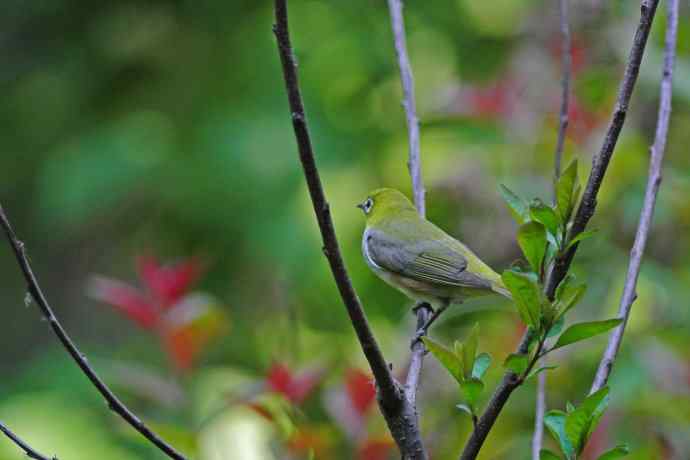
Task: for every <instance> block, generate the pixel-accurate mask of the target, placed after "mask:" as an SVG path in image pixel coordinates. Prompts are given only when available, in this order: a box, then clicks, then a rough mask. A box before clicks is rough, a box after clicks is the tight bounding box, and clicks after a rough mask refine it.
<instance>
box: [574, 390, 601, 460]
mask: <svg viewBox="0 0 690 460" xmlns="http://www.w3.org/2000/svg"><path fill="white" fill-rule="evenodd" d="M608 394H609V388H608V387H604V388H602V389H600V390H599V391H596V392H594V393H592V394H591V395H589V396H587V398H585V400H584V401H582V404H581V405H580V407H578V408H576V409H575V410H574V411H570V412H569V413H568V415H567V417H566V421H565V433H566V435H567V436H568V439H569V440H570V442H571V444H572V445H573V446H574V448H575V450H576V452H577V453H578V454H579V453H580V452H582V449H584V447H585V445H586V444H587V439H589V436H590V435H591V433H592V431H593V430H594V428H595V427H596V424H597V423H598V421H599V418H601V415H602V414H603V413H604V411H605V410H606V407H607V406H608V401H609V399H608Z"/></svg>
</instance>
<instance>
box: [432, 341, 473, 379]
mask: <svg viewBox="0 0 690 460" xmlns="http://www.w3.org/2000/svg"><path fill="white" fill-rule="evenodd" d="M422 341H424V345H426V348H427V349H428V350H429V351H430V352H431V354H432V355H434V357H435V358H436V359H437V360H438V362H440V363H441V365H442V366H443V367H445V368H446V370H447V371H448V372H449V373H450V375H452V376H453V378H455V380H456V381H457V382H458V383H462V381H463V380H464V379H463V376H462V363H461V362H460V359H459V358H458V357H457V356H456V355H455V353H453V352H452V351H450V350H449V349H448V348H446V347H444V346H443V345H441V344H440V343H437V342H435V341H433V340H432V339H430V338H429V337H422Z"/></svg>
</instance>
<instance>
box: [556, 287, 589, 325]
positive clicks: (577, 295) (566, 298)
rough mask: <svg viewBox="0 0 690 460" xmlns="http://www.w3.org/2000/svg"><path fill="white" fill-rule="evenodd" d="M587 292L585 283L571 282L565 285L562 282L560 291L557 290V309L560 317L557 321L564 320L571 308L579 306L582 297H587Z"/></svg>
mask: <svg viewBox="0 0 690 460" xmlns="http://www.w3.org/2000/svg"><path fill="white" fill-rule="evenodd" d="M566 279H567V278H566ZM571 279H572V278H571ZM564 281H565V280H564ZM586 290H587V285H586V284H584V283H582V284H574V282H573V281H569V282H567V283H566V284H564V283H563V282H561V284H560V285H559V286H558V289H556V304H555V308H556V311H558V316H557V317H556V319H560V318H563V317H564V315H565V314H566V313H567V312H568V311H569V310H570V309H571V308H573V307H574V306H575V305H577V303H578V302H579V301H580V299H582V297H583V296H584V295H585V291H586Z"/></svg>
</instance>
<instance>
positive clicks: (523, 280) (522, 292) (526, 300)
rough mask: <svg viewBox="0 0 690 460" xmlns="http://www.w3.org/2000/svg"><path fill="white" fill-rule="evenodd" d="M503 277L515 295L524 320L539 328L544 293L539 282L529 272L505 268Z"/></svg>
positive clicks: (519, 311)
mask: <svg viewBox="0 0 690 460" xmlns="http://www.w3.org/2000/svg"><path fill="white" fill-rule="evenodd" d="M501 278H502V279H503V283H504V284H505V285H506V287H507V288H508V290H509V291H510V293H511V294H512V296H513V301H514V302H515V306H516V307H517V310H518V313H520V317H521V318H522V321H524V322H525V323H526V324H528V325H530V326H532V327H534V328H535V329H539V326H540V324H539V313H540V310H541V308H540V306H541V299H542V293H541V290H540V289H539V286H538V285H537V283H536V282H535V281H534V279H533V278H532V277H531V276H530V275H529V274H527V273H520V272H517V271H515V270H505V271H504V272H503V275H502V276H501Z"/></svg>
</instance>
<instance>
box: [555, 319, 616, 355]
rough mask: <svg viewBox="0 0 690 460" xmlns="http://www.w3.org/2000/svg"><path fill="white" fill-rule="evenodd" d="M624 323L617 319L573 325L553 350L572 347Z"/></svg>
mask: <svg viewBox="0 0 690 460" xmlns="http://www.w3.org/2000/svg"><path fill="white" fill-rule="evenodd" d="M622 321H623V320H622V319H620V318H615V319H607V320H605V321H591V322H586V323H577V324H573V325H572V326H570V327H569V328H568V329H566V330H565V332H564V333H563V334H561V336H560V337H558V340H557V341H556V345H554V346H553V350H555V349H557V348H561V347H564V346H566V345H570V344H571V343H575V342H579V341H581V340H586V339H589V338H590V337H594V336H595V335H599V334H602V333H604V332H606V331H608V330H611V329H613V328H614V327H616V326H618V325H619V324H620V323H621V322H622Z"/></svg>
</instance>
